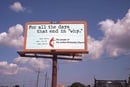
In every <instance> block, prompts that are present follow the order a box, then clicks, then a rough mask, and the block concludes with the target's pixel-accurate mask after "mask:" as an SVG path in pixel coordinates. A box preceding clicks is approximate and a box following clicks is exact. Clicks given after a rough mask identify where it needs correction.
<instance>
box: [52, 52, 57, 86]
mask: <svg viewBox="0 0 130 87" xmlns="http://www.w3.org/2000/svg"><path fill="white" fill-rule="evenodd" d="M52 63H53V64H52V87H57V55H56V54H53V58H52Z"/></svg>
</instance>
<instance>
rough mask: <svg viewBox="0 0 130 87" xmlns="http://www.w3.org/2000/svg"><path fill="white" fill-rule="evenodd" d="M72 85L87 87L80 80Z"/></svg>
mask: <svg viewBox="0 0 130 87" xmlns="http://www.w3.org/2000/svg"><path fill="white" fill-rule="evenodd" d="M70 87H86V86H85V85H84V84H82V83H80V82H75V83H73V84H72V85H71V86H70Z"/></svg>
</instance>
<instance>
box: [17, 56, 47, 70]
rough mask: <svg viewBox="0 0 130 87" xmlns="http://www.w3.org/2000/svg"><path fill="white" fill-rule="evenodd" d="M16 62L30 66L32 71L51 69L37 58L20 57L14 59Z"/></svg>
mask: <svg viewBox="0 0 130 87" xmlns="http://www.w3.org/2000/svg"><path fill="white" fill-rule="evenodd" d="M14 62H15V63H18V64H22V65H25V64H28V67H29V68H30V69H32V70H38V69H45V68H47V67H49V65H48V64H47V63H46V62H45V61H44V60H42V59H36V58H24V57H18V58H15V59H14Z"/></svg>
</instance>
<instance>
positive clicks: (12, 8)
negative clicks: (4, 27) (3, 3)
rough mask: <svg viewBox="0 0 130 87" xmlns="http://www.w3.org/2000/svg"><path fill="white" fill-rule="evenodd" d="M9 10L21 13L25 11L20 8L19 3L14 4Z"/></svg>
mask: <svg viewBox="0 0 130 87" xmlns="http://www.w3.org/2000/svg"><path fill="white" fill-rule="evenodd" d="M10 9H11V10H13V11H15V12H23V11H25V8H24V7H23V6H22V4H21V3H20V2H14V3H13V4H12V5H11V6H10Z"/></svg>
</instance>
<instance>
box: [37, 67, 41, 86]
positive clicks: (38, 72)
mask: <svg viewBox="0 0 130 87" xmlns="http://www.w3.org/2000/svg"><path fill="white" fill-rule="evenodd" d="M39 74H40V69H39V70H38V71H37V83H36V87H38V83H39Z"/></svg>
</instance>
